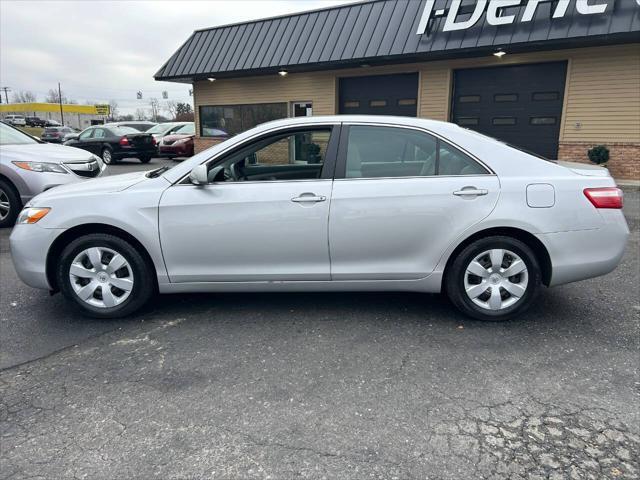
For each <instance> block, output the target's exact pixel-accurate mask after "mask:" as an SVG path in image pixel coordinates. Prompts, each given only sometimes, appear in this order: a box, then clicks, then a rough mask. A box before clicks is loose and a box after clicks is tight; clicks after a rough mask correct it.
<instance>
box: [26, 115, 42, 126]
mask: <svg viewBox="0 0 640 480" xmlns="http://www.w3.org/2000/svg"><path fill="white" fill-rule="evenodd" d="M24 120H25V122H26V123H27V127H44V126H45V124H46V123H47V122H46V121H45V120H44V119H42V118H40V117H25V119H24Z"/></svg>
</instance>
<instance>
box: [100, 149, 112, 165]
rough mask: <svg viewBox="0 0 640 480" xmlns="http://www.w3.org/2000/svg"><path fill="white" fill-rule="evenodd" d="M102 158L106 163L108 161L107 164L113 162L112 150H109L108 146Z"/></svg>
mask: <svg viewBox="0 0 640 480" xmlns="http://www.w3.org/2000/svg"><path fill="white" fill-rule="evenodd" d="M102 160H104V163H106V164H107V165H110V164H111V150H109V149H108V148H105V149H104V151H103V152H102Z"/></svg>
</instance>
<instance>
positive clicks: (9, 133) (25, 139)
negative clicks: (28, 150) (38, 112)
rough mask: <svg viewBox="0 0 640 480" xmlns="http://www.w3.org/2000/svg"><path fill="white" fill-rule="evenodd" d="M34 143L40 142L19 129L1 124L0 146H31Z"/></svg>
mask: <svg viewBox="0 0 640 480" xmlns="http://www.w3.org/2000/svg"><path fill="white" fill-rule="evenodd" d="M32 143H38V142H37V141H36V140H35V139H34V138H32V137H30V136H29V135H27V134H26V133H23V132H21V131H20V130H18V129H17V128H13V127H10V126H9V125H7V124H5V123H0V145H30V144H32Z"/></svg>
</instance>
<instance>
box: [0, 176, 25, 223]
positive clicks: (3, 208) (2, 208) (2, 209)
mask: <svg viewBox="0 0 640 480" xmlns="http://www.w3.org/2000/svg"><path fill="white" fill-rule="evenodd" d="M21 207H22V202H20V196H19V195H18V192H16V190H15V189H14V188H13V187H12V186H11V185H10V184H8V183H7V182H5V181H4V180H0V228H5V227H12V226H13V224H14V223H15V222H16V217H17V216H18V213H20V208H21Z"/></svg>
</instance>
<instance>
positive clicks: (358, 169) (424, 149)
mask: <svg viewBox="0 0 640 480" xmlns="http://www.w3.org/2000/svg"><path fill="white" fill-rule="evenodd" d="M347 137H348V139H347V140H346V142H345V143H343V145H342V146H341V150H340V152H341V160H342V164H343V165H344V166H343V167H342V168H343V169H344V170H339V171H344V176H345V178H395V177H431V176H436V175H482V174H486V173H489V172H488V171H487V170H486V169H485V168H484V167H483V166H482V165H481V164H479V163H478V162H477V161H476V160H474V159H473V158H471V157H470V156H469V155H467V154H465V153H463V152H462V151H461V150H459V149H458V148H456V147H454V146H452V145H450V144H449V143H447V142H445V141H444V140H441V139H439V138H437V137H435V136H433V135H430V134H429V133H426V132H424V131H421V130H415V129H410V128H401V127H383V126H369V125H366V126H365V125H352V126H350V127H349V128H348V135H347Z"/></svg>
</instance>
